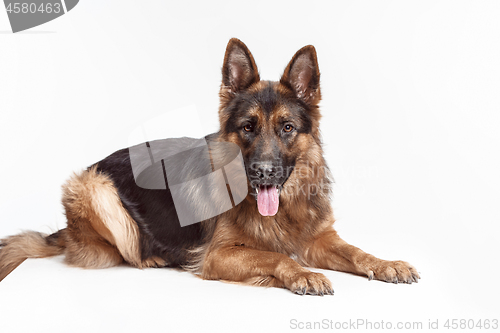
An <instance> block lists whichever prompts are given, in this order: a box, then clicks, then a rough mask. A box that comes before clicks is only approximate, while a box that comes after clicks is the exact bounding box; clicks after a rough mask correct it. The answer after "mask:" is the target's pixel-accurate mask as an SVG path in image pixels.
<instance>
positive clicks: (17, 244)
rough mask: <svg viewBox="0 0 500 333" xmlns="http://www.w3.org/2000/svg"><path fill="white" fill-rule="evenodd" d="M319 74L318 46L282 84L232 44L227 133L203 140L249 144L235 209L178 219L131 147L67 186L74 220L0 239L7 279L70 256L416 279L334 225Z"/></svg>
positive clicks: (246, 276)
mask: <svg viewBox="0 0 500 333" xmlns="http://www.w3.org/2000/svg"><path fill="white" fill-rule="evenodd" d="M319 81H320V73H319V69H318V62H317V58H316V51H315V49H314V47H313V46H311V45H309V46H305V47H303V48H302V49H300V50H299V51H298V52H297V53H296V54H295V55H294V56H293V58H292V59H291V61H290V63H289V64H288V65H287V66H286V69H285V71H284V73H283V76H282V77H281V79H280V81H279V82H272V81H261V80H260V78H259V73H258V70H257V66H256V64H255V61H254V59H253V56H252V54H251V53H250V51H249V50H248V48H247V47H246V46H245V44H243V43H242V42H241V41H240V40H238V39H231V40H230V41H229V43H228V45H227V49H226V53H225V57H224V64H223V67H222V85H221V89H220V109H219V119H220V130H219V132H217V133H215V134H212V135H209V136H207V137H206V139H207V140H210V141H212V142H214V141H215V142H220V141H224V142H232V143H235V144H237V145H238V146H239V147H240V149H241V152H242V156H243V160H244V162H245V170H246V173H247V178H248V195H247V196H246V198H245V199H244V200H243V201H242V202H241V203H240V204H239V205H237V206H236V207H234V208H233V209H231V210H229V211H227V212H225V213H223V214H221V215H218V216H216V217H215V218H211V219H209V220H205V221H202V222H201V223H197V224H192V225H189V226H185V227H181V226H180V224H179V219H178V216H177V214H176V210H175V207H174V204H173V199H172V195H171V192H170V191H169V190H168V188H167V190H166V191H165V190H147V189H143V188H141V187H139V186H137V185H136V183H135V181H134V177H133V174H132V173H133V172H132V168H131V162H130V155H129V150H128V149H123V150H120V151H117V152H115V153H114V154H112V155H110V156H109V157H107V158H105V159H103V160H102V161H100V162H98V163H96V164H94V165H92V166H91V167H89V168H88V169H87V170H85V171H83V172H82V173H80V174H78V175H74V176H73V177H72V178H70V180H69V181H68V182H67V183H66V184H65V185H64V186H63V199H62V202H63V205H64V208H65V211H66V217H67V220H68V225H67V227H66V228H64V229H62V230H59V231H57V232H56V233H54V234H51V235H49V236H47V235H44V234H41V233H38V232H32V231H30V232H24V233H22V234H19V235H15V236H11V237H8V238H5V239H3V240H1V250H0V280H2V279H3V278H4V277H5V276H6V275H7V274H9V273H10V272H11V271H12V270H13V269H14V268H15V267H16V266H17V265H19V264H20V263H21V262H22V261H23V260H25V259H26V258H41V257H49V256H55V255H59V254H64V255H65V257H66V262H67V263H68V264H69V265H72V266H78V267H84V268H105V267H111V266H116V265H119V264H120V263H122V262H124V261H125V262H127V263H128V264H130V265H132V266H135V267H139V268H145V267H166V266H168V267H181V268H184V269H187V270H190V271H192V272H194V273H196V274H198V275H200V276H201V277H202V278H204V279H210V280H225V281H236V282H241V283H246V284H253V285H259V286H272V287H284V288H287V289H289V290H291V291H292V292H294V293H297V294H300V295H303V294H311V295H332V294H333V289H332V286H331V283H330V281H329V280H328V279H327V278H326V277H325V276H324V275H323V274H320V273H313V272H311V271H309V270H307V269H306V268H304V267H303V266H310V267H318V268H324V269H332V270H337V271H344V272H350V273H354V274H359V275H364V276H367V277H368V279H377V280H382V281H387V282H393V283H398V282H403V283H412V282H417V281H418V279H419V278H420V277H419V274H418V273H417V271H416V269H415V268H414V267H413V266H411V265H410V264H408V263H406V262H404V261H385V260H381V259H378V258H376V257H374V256H372V255H370V254H367V253H365V252H363V251H361V250H360V249H358V248H357V247H354V246H352V245H349V244H347V243H346V242H345V241H343V240H342V239H341V238H340V237H339V236H338V235H337V232H336V231H335V230H334V229H333V227H332V225H333V223H334V218H333V214H332V208H331V206H330V184H331V177H330V175H329V171H328V168H327V167H326V163H325V160H324V158H323V151H322V148H321V138H320V131H319V120H320V118H321V116H320V111H319V108H318V103H319V101H320V99H321V93H320V82H319Z"/></svg>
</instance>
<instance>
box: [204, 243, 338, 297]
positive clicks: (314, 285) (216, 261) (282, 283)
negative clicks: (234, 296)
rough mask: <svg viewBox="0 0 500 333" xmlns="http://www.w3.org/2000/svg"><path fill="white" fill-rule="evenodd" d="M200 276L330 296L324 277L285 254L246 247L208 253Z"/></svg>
mask: <svg viewBox="0 0 500 333" xmlns="http://www.w3.org/2000/svg"><path fill="white" fill-rule="evenodd" d="M202 277H203V278H204V279H210V280H228V281H237V282H243V283H250V284H256V285H263V286H275V287H285V288H287V289H289V290H291V291H292V292H294V293H296V294H300V295H304V294H310V295H321V296H322V295H333V289H332V286H331V283H330V281H329V280H328V279H327V278H326V277H325V276H324V275H323V274H321V273H313V272H311V271H309V270H307V269H305V268H304V267H302V266H300V265H299V264H298V263H297V262H295V261H294V260H292V259H291V258H290V257H287V256H286V255H284V254H281V253H276V252H268V251H259V250H256V249H252V248H248V247H245V246H227V247H220V248H217V249H213V250H210V251H209V252H208V253H207V255H206V257H205V261H204V264H203V271H202Z"/></svg>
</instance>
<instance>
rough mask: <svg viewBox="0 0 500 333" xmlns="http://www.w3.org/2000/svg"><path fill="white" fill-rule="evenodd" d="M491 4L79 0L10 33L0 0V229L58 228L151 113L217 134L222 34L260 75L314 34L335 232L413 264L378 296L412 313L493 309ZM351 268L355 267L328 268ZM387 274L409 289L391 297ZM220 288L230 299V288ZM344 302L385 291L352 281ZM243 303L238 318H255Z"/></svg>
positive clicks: (498, 66)
mask: <svg viewBox="0 0 500 333" xmlns="http://www.w3.org/2000/svg"><path fill="white" fill-rule="evenodd" d="M499 17H500V2H497V1H308V2H304V1H297V2H294V1H286V2H285V1H281V2H272V3H270V2H266V1H252V2H234V1H228V2H216V1H206V2H201V1H200V2H197V3H184V2H178V1H175V2H174V1H159V0H158V1H142V2H140V1H124V0H121V1H117V0H107V1H95V0H82V1H81V2H80V3H79V4H78V6H77V7H75V8H74V9H73V10H72V11H71V12H70V13H68V14H66V15H64V16H63V17H60V18H58V19H56V20H54V21H51V22H49V23H46V24H44V25H42V26H39V27H36V28H33V29H31V30H27V31H25V32H21V33H17V34H12V33H11V32H10V26H9V22H8V19H7V14H6V13H5V11H3V10H0V153H1V155H0V161H1V163H0V175H1V186H0V237H4V236H7V235H10V234H14V233H17V232H19V231H20V230H21V229H34V230H39V231H43V232H50V231H53V230H56V229H59V228H62V227H64V223H65V220H64V216H63V212H62V206H61V204H60V186H61V185H62V183H63V182H64V181H65V179H66V178H67V177H68V176H69V175H70V174H71V173H72V172H74V171H79V170H81V169H83V168H85V167H87V166H88V165H90V164H93V163H94V162H96V161H98V160H100V159H102V158H104V157H106V156H107V155H109V154H111V153H112V152H114V151H116V150H118V149H121V148H124V147H127V146H128V145H129V140H130V135H131V133H132V132H133V130H134V129H135V128H136V127H137V126H138V125H140V124H142V123H144V122H147V121H148V120H150V119H154V118H155V117H158V116H161V115H163V114H165V113H169V114H171V115H174V114H175V115H176V116H175V117H172V118H171V119H172V124H169V126H166V130H165V137H178V136H184V135H187V136H192V137H201V136H203V135H206V134H208V133H211V132H214V131H216V130H217V129H218V117H217V109H218V90H219V86H220V79H221V74H220V69H221V65H222V60H223V56H224V51H225V46H226V43H227V42H228V40H229V39H230V38H231V37H237V38H239V39H241V40H242V41H243V42H245V43H246V45H247V46H248V47H249V49H250V50H251V51H252V53H253V55H254V57H255V59H256V62H257V65H258V67H259V69H260V74H261V78H263V79H270V80H278V79H279V77H280V75H281V73H282V71H283V69H284V68H285V66H286V64H287V63H288V61H289V60H290V59H291V57H292V56H293V54H294V53H295V52H296V51H297V50H298V49H299V48H301V47H302V46H304V45H307V44H313V45H314V46H315V47H316V50H317V52H318V60H319V66H320V71H321V75H322V77H321V85H322V94H323V100H322V103H321V107H322V114H323V121H322V124H321V129H322V133H323V140H324V144H325V145H324V147H325V152H326V158H327V162H328V164H329V166H330V168H331V169H332V172H333V175H334V177H335V181H336V184H335V188H334V199H333V206H334V211H335V215H336V218H337V222H336V229H337V230H338V231H339V233H340V235H341V236H343V237H344V238H345V239H346V240H347V241H348V242H351V243H353V244H354V245H356V246H359V247H361V248H362V249H364V250H366V251H367V252H370V253H373V254H375V255H377V256H380V257H382V258H387V259H403V260H407V261H409V262H410V263H412V264H414V265H415V266H416V267H417V269H418V270H419V271H420V272H422V277H423V279H422V281H421V283H419V285H418V286H395V287H394V288H391V293H393V294H391V296H390V297H389V296H388V299H387V301H388V300H390V304H391V305H390V306H397V307H407V308H408V309H410V308H411V312H412V314H413V315H414V317H415V318H416V317H418V318H419V319H421V318H428V317H429V318H430V315H431V313H432V314H434V317H439V316H441V315H442V316H443V319H444V314H447V315H449V316H448V317H450V318H453V316H455V317H457V318H459V319H460V318H469V317H470V318H476V319H478V318H483V319H484V318H492V315H493V314H498V313H499V311H498V310H499V308H498V301H497V300H498V296H500V293H499V288H498V286H497V285H496V284H495V281H494V279H495V278H496V276H498V275H499V274H500V270H499V268H498V265H497V261H498V260H497V257H496V256H497V254H498V251H499V245H498V244H499V243H500V236H499V233H498V231H499V228H498V225H499V222H500V210H499V209H498V207H499V203H500V200H499V199H500V173H499V172H498V170H500V159H499V153H498V150H499V144H500V131H499V130H498V128H499V127H500V115H499V114H500V94H499V91H500V62H499V61H498V59H500V23H499V22H500V20H499V19H498V18H499ZM179 110H180V111H179ZM182 110H189V112H182ZM196 114H197V117H195V116H193V115H196ZM23 265H24V264H23ZM42 269H43V268H42ZM49 273H50V272H49ZM96 274H97V273H96ZM98 274H102V272H100V273H98ZM155 274H157V273H155ZM337 276H338V275H334V277H337ZM330 277H331V276H330ZM349 278H351V279H355V281H358V280H357V278H355V277H352V276H347V278H346V277H342V278H341V279H344V280H345V279H347V280H345V281H347V283H348V282H349V281H350V280H349ZM491 280H493V281H491ZM335 284H336V283H335V280H334V279H333V285H334V286H335ZM382 285H383V284H381V283H373V284H371V285H370V287H371V288H373V289H377V288H382V287H381V286H382ZM158 288H160V289H161V286H159V287H158ZM197 288H214V284H213V283H207V284H206V285H204V284H199V283H198V284H197ZM216 288H218V287H216ZM233 288H237V287H233ZM383 288H386V287H385V286H384V287H383ZM395 288H396V289H397V288H404V289H401V290H404V294H405V297H408V294H410V297H415V299H416V301H415V302H412V301H411V300H408V299H406V300H400V299H398V298H397V295H398V294H397V291H396V289H395ZM411 288H415V289H414V290H418V292H417V291H415V292H414V293H415V294H411V293H412V291H411V290H412V289H411ZM416 288H419V289H416ZM0 290H1V285H0ZM224 290H228V292H229V293H231V294H232V296H233V297H237V293H238V290H239V289H231V286H229V288H228V289H224ZM336 291H338V290H337V289H336ZM258 294H259V295H260V296H259V297H262V299H263V302H266V301H265V298H266V297H270V296H269V295H266V293H265V292H264V293H263V292H261V291H259V293H258ZM276 295H277V296H276ZM280 295H281V294H275V293H273V297H281V296H280ZM419 295H420V297H419ZM422 295H425V297H423V296H422ZM335 297H337V296H334V298H335ZM2 298H3V297H2ZM334 298H333V299H334ZM287 299H289V298H287ZM176 302H182V300H179V299H177V300H176ZM294 302H299V301H296V300H295V299H294ZM325 302H326V301H321V304H320V303H314V301H312V300H310V299H308V300H307V304H308V312H306V313H304V316H303V318H302V319H303V320H315V319H317V318H318V317H319V318H322V317H321V315H323V314H324V313H323V312H321V311H322V310H321V309H325V307H327V306H328V304H326V303H325ZM331 302H334V301H331ZM349 302H351V303H352V302H360V303H372V304H373V306H374V307H378V306H380V304H385V303H384V302H385V300H383V299H382V300H377V301H374V300H373V299H371V297H370V295H366V294H357V295H356V300H354V299H349ZM392 302H401V303H400V304H399V303H396V304H399V305H394V304H393V303H392ZM214 304H218V303H217V300H214ZM325 304H326V305H325ZM336 306H339V304H337V305H336ZM384 306H385V305H384ZM341 308H342V307H341ZM382 308H383V306H382ZM255 309H256V310H255V313H252V314H248V315H249V316H254V315H255V316H256V318H257V317H258V315H259V310H258V307H255ZM277 311H278V313H277V314H276V317H277V318H280V316H281V317H283V318H288V317H286V315H285V314H284V313H282V312H279V310H277ZM374 311H378V312H374V313H383V312H382V311H383V310H381V309H378V310H374ZM399 311H402V310H399ZM330 314H331V313H330ZM26 315H27V316H29V314H26ZM331 316H333V314H331ZM354 316H355V314H352V317H354ZM0 318H1V315H0ZM214 318H215V317H214ZM408 318H409V319H411V318H412V316H409V317H408ZM207 320H208V319H206V321H207ZM214 320H215V319H214ZM287 320H288V319H287ZM209 323H210V320H208V321H207V324H209ZM253 325H257V324H255V323H254V324H253ZM1 327H2V323H1V320H0V330H1ZM252 327H257V326H252ZM280 327H282V328H283V331H286V330H287V329H289V328H290V327H289V326H288V325H287V324H283V325H282V326H280ZM207 329H208V328H207ZM243 331H244V330H243Z"/></svg>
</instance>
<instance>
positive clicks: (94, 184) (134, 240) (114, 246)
mask: <svg viewBox="0 0 500 333" xmlns="http://www.w3.org/2000/svg"><path fill="white" fill-rule="evenodd" d="M63 205H64V208H65V210H66V217H67V219H68V227H67V230H68V231H67V233H66V261H67V263H68V264H70V265H73V266H80V267H87V268H105V267H111V266H115V265H118V264H120V263H121V262H123V260H125V261H126V262H128V263H129V264H131V265H132V266H135V267H143V264H142V261H141V256H140V248H139V230H138V226H137V224H136V222H135V221H134V220H133V219H132V218H131V217H130V215H129V214H128V212H127V210H126V209H125V208H124V207H123V205H122V203H121V200H120V197H119V195H118V191H117V189H116V188H115V186H114V184H113V182H112V181H111V180H110V179H109V177H108V176H106V175H105V174H102V173H99V172H97V171H96V168H95V167H93V168H91V169H89V170H86V171H83V172H82V173H81V174H79V175H74V176H73V177H72V178H71V179H70V180H69V181H68V182H67V183H66V184H65V185H64V186H63Z"/></svg>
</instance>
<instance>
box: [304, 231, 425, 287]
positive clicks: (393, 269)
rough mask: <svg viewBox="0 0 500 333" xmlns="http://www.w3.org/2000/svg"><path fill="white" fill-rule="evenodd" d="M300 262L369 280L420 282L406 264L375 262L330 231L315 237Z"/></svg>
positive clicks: (369, 255) (376, 259)
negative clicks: (362, 276)
mask: <svg viewBox="0 0 500 333" xmlns="http://www.w3.org/2000/svg"><path fill="white" fill-rule="evenodd" d="M299 259H300V260H301V261H302V263H303V264H304V265H307V266H311V267H318V268H324V269H331V270H336V271H342V272H349V273H354V274H358V275H365V276H368V279H369V280H371V279H376V280H381V281H386V282H393V283H398V282H402V283H412V282H418V279H420V276H419V274H418V272H417V270H416V269H415V267H413V266H412V265H410V264H409V263H407V262H405V261H388V260H382V259H378V258H376V257H374V256H372V255H371V254H368V253H366V252H364V251H362V250H360V249H358V248H357V247H355V246H353V245H350V244H348V243H346V242H345V241H344V240H343V239H341V238H340V237H339V236H338V234H337V232H336V231H335V230H333V229H329V230H326V231H324V232H322V233H321V234H320V235H318V237H316V238H315V239H314V240H313V241H312V242H311V244H309V246H308V247H306V250H305V251H304V253H302V254H301V255H300V256H299Z"/></svg>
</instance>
